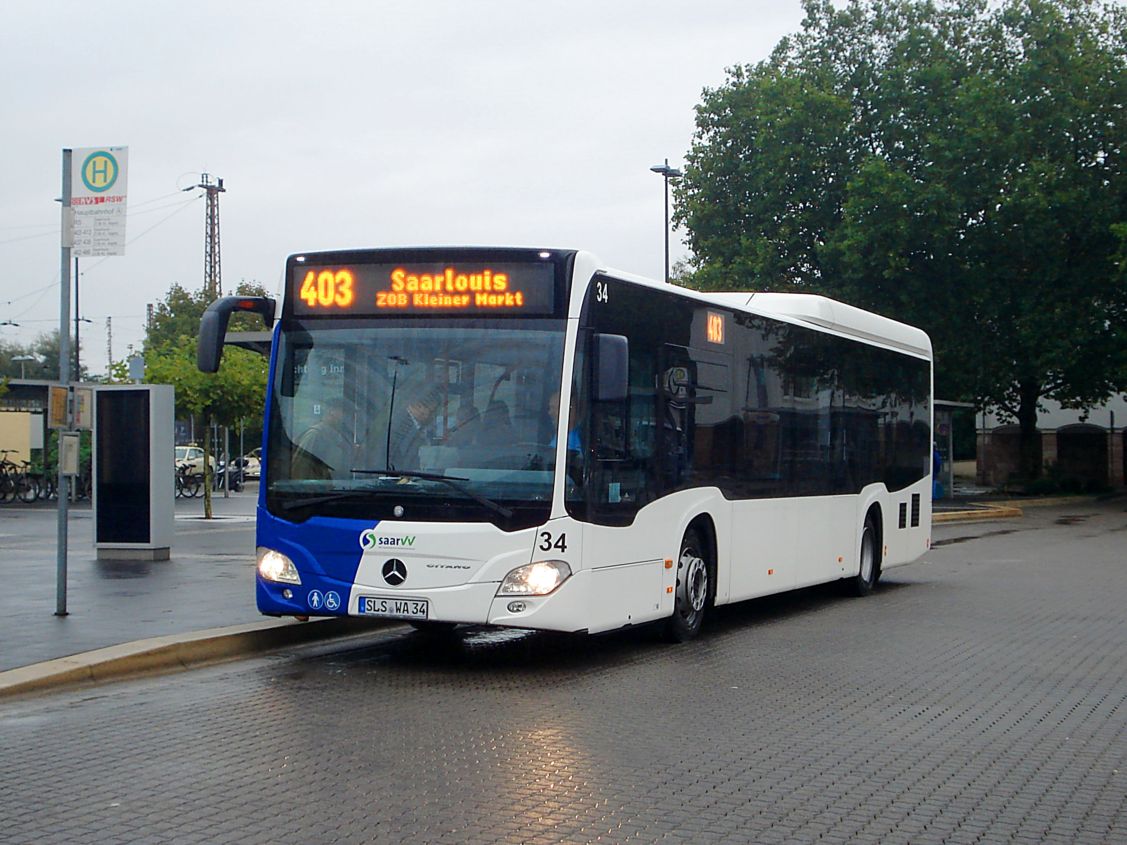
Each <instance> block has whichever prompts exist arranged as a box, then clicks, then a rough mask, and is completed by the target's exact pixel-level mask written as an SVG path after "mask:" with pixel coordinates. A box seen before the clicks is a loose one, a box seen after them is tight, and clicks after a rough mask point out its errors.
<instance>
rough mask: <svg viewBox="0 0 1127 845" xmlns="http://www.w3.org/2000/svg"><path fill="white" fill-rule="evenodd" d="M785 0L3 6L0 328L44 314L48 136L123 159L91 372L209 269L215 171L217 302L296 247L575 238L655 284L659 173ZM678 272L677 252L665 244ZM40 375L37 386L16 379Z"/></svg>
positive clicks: (86, 330) (788, 4)
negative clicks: (116, 252)
mask: <svg viewBox="0 0 1127 845" xmlns="http://www.w3.org/2000/svg"><path fill="white" fill-rule="evenodd" d="M801 19H802V11H801V7H800V5H799V0H777V2H769V0H692V2H677V1H676V0H644V1H643V0H567V2H557V0H541V2H518V0H461V2H459V0H408V2H391V1H390V0H370V2H325V3H309V2H302V3H291V2H279V1H278V0H274V2H265V3H258V2H254V3H252V2H244V1H243V0H226V2H212V0H194V2H192V3H183V2H177V3H169V2H153V0H150V1H149V2H129V3H126V2H114V1H113V0H103V2H99V3H85V2H82V3H80V2H50V0H47V2H43V0H39V2H35V3H19V4H11V8H8V9H7V10H6V11H5V15H4V34H3V36H0V37H2V42H0V44H2V48H3V49H2V50H0V71H2V73H0V76H2V78H3V80H4V81H3V83H2V85H3V88H2V90H3V103H4V105H3V112H4V119H3V120H2V121H0V144H2V148H3V160H4V162H5V164H6V166H5V168H4V173H3V177H2V180H0V185H2V189H0V257H2V258H3V262H4V266H5V267H6V268H7V270H6V272H5V273H4V275H3V282H2V283H0V323H3V322H4V321H8V320H11V321H13V322H15V323H18V324H19V326H18V327H17V326H0V338H2V339H4V340H16V341H19V342H30V341H31V340H33V339H34V338H35V337H36V336H37V335H39V334H40V333H43V332H48V331H50V330H51V329H53V328H57V326H58V319H59V295H60V289H59V211H58V205H57V203H55V202H54V201H53V200H54V198H55V197H57V196H59V195H60V193H61V156H62V152H61V151H62V149H63V148H64V147H72V148H82V147H98V146H128V147H129V173H128V180H129V184H128V188H129V216H128V230H127V235H126V238H127V248H126V254H125V255H124V256H120V257H111V258H100V259H96V258H87V259H82V260H81V261H80V270H81V278H80V284H81V287H80V295H81V313H82V316H84V317H87V318H89V319H90V320H92V321H93V322H92V323H84V324H83V325H82V339H83V361H84V363H86V364H87V365H88V366H89V367H90V368H91V370H92V371H93V372H102V371H104V368H105V365H106V341H107V338H106V318H107V317H112V326H113V355H114V357H115V358H118V359H120V358H123V357H125V355H126V353H127V347H128V345H129V344H134V345H139V343H140V341H141V339H142V337H143V334H144V328H143V324H144V315H145V305H146V303H149V302H156V301H159V300H160V299H162V298H163V297H164V295H165V293H166V292H167V290H168V288H169V286H170V285H171V284H172V283H173V282H179V283H180V284H182V285H184V286H186V287H190V288H198V287H200V286H201V284H202V280H203V249H204V238H203V235H204V201H203V199H202V198H201V194H202V192H201V191H189V192H182V189H183V188H185V187H189V186H192V185H195V184H197V183H198V182H199V180H200V174H201V173H202V172H208V173H210V174H212V175H213V176H216V177H222V178H223V180H224V185H225V187H226V188H227V192H226V193H224V194H223V195H222V196H221V199H220V225H221V234H222V273H223V286H224V289H225V290H229V289H232V288H233V287H234V286H235V285H236V284H238V282H239V281H241V280H244V279H245V280H253V281H257V282H258V283H260V284H262V285H263V286H265V287H266V288H267V289H268V290H271V291H275V292H279V284H280V280H281V275H282V269H283V263H284V261H285V258H286V256H287V255H289V254H290V253H293V252H300V251H306V250H319V249H333V248H344V247H376V246H395V245H420V244H494V245H525V246H545V247H563V248H579V249H587V250H591V251H592V252H594V253H595V254H596V255H598V256H599V257H600V258H601V259H602V260H603V261H604V262H605V263H606V264H607V265H609V266H612V267H617V268H619V269H622V270H627V271H630V272H635V273H640V274H642V275H646V276H650V277H653V278H660V277H661V275H662V273H663V272H664V271H663V243H664V242H663V240H662V214H663V210H662V184H661V182H662V180H661V178H660V177H659V176H657V175H655V174H653V173H651V172H650V171H649V168H650V166H651V165H653V164H659V163H661V162H662V160H663V159H664V158H666V157H668V158H669V161H670V164H671V165H673V166H679V165H680V164H682V162H683V159H684V154H685V152H686V151H687V150H688V148H689V145H690V143H691V141H692V136H693V131H694V107H695V106H696V105H697V104H698V103H699V102H700V96H701V91H702V89H704V88H705V87H715V86H717V85H720V84H722V83H723V81H724V79H725V69H726V68H728V67H731V66H733V65H737V64H746V63H753V62H757V61H759V60H761V59H763V58H765V57H766V56H767V55H768V53H769V52H770V50H771V48H772V47H773V46H774V45H775V44H776V43H777V42H778V40H779V39H780V38H781V37H782V36H784V35H786V34H787V33H789V32H793V31H795V30H797V29H798V27H799V24H800V22H801ZM672 252H673V258H674V260H675V259H676V258H678V257H681V256H683V255H684V254H685V250H684V248H683V247H682V246H681V244H680V241H679V237H678V236H677V234H675V235H674V240H673V246H672ZM28 376H29V377H31V376H32V373H31V372H29V373H28Z"/></svg>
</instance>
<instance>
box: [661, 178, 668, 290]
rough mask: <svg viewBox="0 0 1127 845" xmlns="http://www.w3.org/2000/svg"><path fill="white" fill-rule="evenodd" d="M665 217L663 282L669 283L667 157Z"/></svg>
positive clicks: (663, 222) (663, 221) (663, 225)
mask: <svg viewBox="0 0 1127 845" xmlns="http://www.w3.org/2000/svg"><path fill="white" fill-rule="evenodd" d="M662 178H663V179H664V181H665V217H664V218H663V219H662V221H661V223H662V228H664V229H665V283H666V284H669V159H666V160H665V173H663V174H662Z"/></svg>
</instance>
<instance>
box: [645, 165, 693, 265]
mask: <svg viewBox="0 0 1127 845" xmlns="http://www.w3.org/2000/svg"><path fill="white" fill-rule="evenodd" d="M650 170H652V171H653V172H654V173H657V174H658V175H660V176H661V177H662V179H663V180H664V182H665V217H663V218H662V221H661V227H662V229H664V230H665V283H666V284H669V180H670V179H680V178H681V177H682V176H684V175H685V174H683V173H682V172H681V171H680V170H678V169H677V168H676V167H670V166H669V159H666V160H665V164H655V165H654V166H653V167H651V168H650Z"/></svg>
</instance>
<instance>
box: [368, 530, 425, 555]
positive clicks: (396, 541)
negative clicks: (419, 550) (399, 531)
mask: <svg viewBox="0 0 1127 845" xmlns="http://www.w3.org/2000/svg"><path fill="white" fill-rule="evenodd" d="M413 545H415V538H414V536H411V537H381V536H379V535H378V534H376V529H374V528H369V529H367V530H366V531H361V532H360V548H362V549H363V550H364V551H366V552H367V551H371V550H372V549H374V548H376V547H377V546H379V547H381V548H385V549H386V548H387V547H388V546H404V547H407V548H410V547H411V546H413Z"/></svg>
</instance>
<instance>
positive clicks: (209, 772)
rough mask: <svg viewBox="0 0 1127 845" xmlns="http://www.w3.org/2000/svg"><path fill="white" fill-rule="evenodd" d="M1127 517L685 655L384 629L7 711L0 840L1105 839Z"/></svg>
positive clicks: (1040, 514) (723, 618)
mask: <svg viewBox="0 0 1127 845" xmlns="http://www.w3.org/2000/svg"><path fill="white" fill-rule="evenodd" d="M1125 509H1127V503H1125V502H1124V500H1122V499H1120V500H1117V501H1111V502H1105V503H1100V504H1096V503H1091V502H1084V503H1080V504H1078V505H1077V506H1076V507H1063V508H1052V509H1037V510H1033V509H1031V510H1029V511H1027V514H1026V517H1025V518H1024V519H1021V520H1007V521H1004V522H992V523H979V524H974V525H950V526H938V527H937V528H936V530H935V532H934V538H935V541H936V546H935V548H934V549H933V551H932V552H931V553H929V555H928V556H927V557H926V559H925V561H924V562H921V563H918V564H914V565H912V566H909V567H905V568H902V569H897V570H894V571H893V572H892V573H890V574H889V575H888V576H887V578H886V581H885V582H884V583H883V585H882V587H881V588H880V589H878V590H877V591H876V592H875V593H874V595H872V596H870V597H868V598H866V599H845V598H841V597H839V595H838V594H837V593H836V592H835V591H834V590H832V589H829V588H819V589H814V590H805V591H800V592H796V593H791V594H788V595H785V596H780V597H774V598H771V599H765V600H760V601H754V602H749V603H745V604H743V605H740V606H737V607H734V608H726V609H722V610H721V611H720V612H718V613H717V614H716V615H715V617H714V619H713V620H712V622H711V624H710V625H708V627H707V629H706V630H705V632H704V633H703V635H702V636H701V637H700V638H699V639H698V640H696V641H694V642H692V643H689V644H685V645H681V646H668V645H663V644H660V643H658V642H657V641H656V640H655V638H654V637H653V636H652V635H651V632H649V631H646V630H638V631H628V632H624V633H618V634H614V635H610V636H604V637H594V638H575V637H560V636H548V635H541V634H528V633H521V632H504V631H488V630H475V629H470V630H466V631H464V632H463V633H462V634H461V636H458V637H456V638H453V639H450V640H440V639H439V640H436V639H430V638H427V637H424V636H422V635H420V634H417V633H413V632H409V631H408V630H407V629H405V628H392V629H387V630H385V631H382V632H380V633H376V634H372V635H365V636H363V637H358V638H353V639H350V640H347V641H339V642H336V643H332V644H325V645H320V646H316V647H304V648H300V649H291V650H288V651H282V652H278V653H274V654H271V655H269V656H265V657H259V658H255V659H251V660H245V661H241V662H238V663H229V664H224V665H220V666H214V667H210V668H206V669H201V670H197V671H193V672H188V673H182V674H177V675H172V676H166V677H160V678H151V679H143V680H137V681H130V682H123V683H119V684H114V685H110V686H104V687H97V688H93V689H89V688H87V689H82V690H74V691H69V692H60V693H57V694H54V695H49V696H44V697H38V698H34V699H26V700H13V701H9V702H5V703H0V737H2V738H3V742H2V745H3V746H4V751H3V753H2V754H0V842H21V843H22V842H28V843H31V842H35V843H54V842H92V841H97V842H107V843H110V842H120V843H141V842H185V843H189V842H201V843H202V842H209V843H210V842H232V841H239V842H242V843H255V842H277V841H305V842H404V841H411V842H450V843H494V842H506V843H508V842H527V843H556V842H566V843H572V842H676V843H681V842H685V843H690V842H691V843H697V842H729V843H736V842H741V843H745V842H768V843H770V842H777V843H783V842H787V843H790V842H810V843H814V842H830V843H834V842H837V843H845V842H859V843H896V842H912V843H940V842H943V843H971V842H991V843H992V842H997V843H1003V842H1005V843H1024V842H1029V843H1041V842H1049V843H1117V842H1124V841H1127V718H1125V715H1127V661H1125V659H1124V656H1125V655H1127V620H1125V617H1124V614H1123V605H1124V598H1125V597H1127V555H1125V554H1124V551H1123V547H1124V541H1125V539H1127V510H1125Z"/></svg>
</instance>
